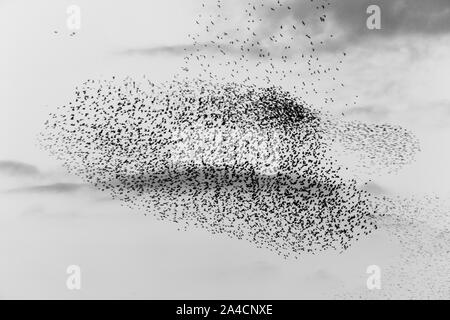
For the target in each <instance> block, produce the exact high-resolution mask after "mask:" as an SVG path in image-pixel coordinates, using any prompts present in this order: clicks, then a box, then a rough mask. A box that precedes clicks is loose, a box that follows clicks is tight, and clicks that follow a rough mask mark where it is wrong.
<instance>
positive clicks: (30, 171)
mask: <svg viewBox="0 0 450 320" xmlns="http://www.w3.org/2000/svg"><path fill="white" fill-rule="evenodd" d="M39 173H40V172H39V169H38V168H37V167H35V166H33V165H31V164H27V163H24V162H19V161H8V160H6V161H5V160H3V161H0V174H6V175H10V176H35V175H38V174H39Z"/></svg>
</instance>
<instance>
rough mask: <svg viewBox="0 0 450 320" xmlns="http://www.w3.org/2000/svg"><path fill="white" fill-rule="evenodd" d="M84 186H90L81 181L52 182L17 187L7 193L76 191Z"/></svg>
mask: <svg viewBox="0 0 450 320" xmlns="http://www.w3.org/2000/svg"><path fill="white" fill-rule="evenodd" d="M83 188H88V186H87V185H86V184H81V183H52V184H47V185H38V186H31V187H20V188H15V189H11V190H9V191H7V193H74V192H77V191H80V190H82V189H83Z"/></svg>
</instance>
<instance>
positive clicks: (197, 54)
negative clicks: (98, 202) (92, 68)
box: [40, 0, 448, 288]
mask: <svg viewBox="0 0 450 320" xmlns="http://www.w3.org/2000/svg"><path fill="white" fill-rule="evenodd" d="M240 4H242V2H240ZM330 5H331V3H330V1H326V0H304V1H302V2H296V3H294V1H281V0H278V1H277V0H275V1H262V0H252V1H249V2H248V3H246V4H243V6H244V7H243V11H242V12H237V9H236V8H240V6H237V7H234V8H230V3H229V2H226V3H225V1H223V2H222V1H220V0H219V1H216V2H212V4H211V3H209V5H206V4H204V5H202V7H204V8H205V10H206V8H207V7H210V6H212V7H213V8H210V9H213V10H212V11H213V12H212V13H211V14H208V13H202V14H200V15H199V17H198V18H197V19H196V20H195V21H194V23H195V25H196V26H197V27H198V32H196V33H193V34H190V35H189V37H190V39H191V41H192V45H191V46H188V47H187V48H186V49H185V51H186V53H185V57H184V65H183V66H182V70H181V71H180V73H179V74H177V75H175V76H174V79H173V80H171V81H167V82H164V83H159V84H156V83H153V82H152V81H150V80H148V79H147V78H146V77H144V78H143V79H139V80H137V79H133V78H131V77H126V78H120V79H119V78H116V77H112V78H109V79H102V80H99V79H90V80H87V81H86V82H84V83H83V84H82V85H80V86H79V87H78V88H77V89H76V91H75V95H74V97H73V99H72V100H71V101H70V102H69V103H68V104H66V105H63V106H60V107H58V109H57V110H56V111H55V112H54V113H52V114H51V116H50V118H49V119H48V121H47V122H46V123H45V129H44V130H43V131H42V133H41V135H40V143H41V146H42V147H43V148H44V149H45V150H48V151H49V152H50V153H51V154H52V155H54V156H55V157H56V158H57V159H59V160H61V161H62V163H63V164H64V166H65V167H66V168H67V169H68V170H69V171H70V172H72V173H74V174H77V175H79V176H81V177H82V178H83V179H84V180H85V181H87V182H89V183H91V184H93V185H94V186H96V187H97V188H99V189H101V190H103V191H107V192H110V193H111V195H112V197H113V198H116V199H119V200H120V201H122V203H123V204H125V205H128V206H130V207H133V208H137V209H140V210H142V211H143V212H145V214H146V215H147V214H149V215H153V216H155V217H156V218H158V219H163V220H166V221H172V222H174V223H177V224H179V226H180V229H183V230H185V229H187V228H190V227H194V228H195V227H196V228H204V229H206V230H209V231H210V232H211V233H222V234H226V235H229V236H231V237H235V238H238V239H246V240H248V241H251V242H252V243H254V244H256V245H257V246H259V247H265V248H268V249H269V250H272V251H274V252H277V253H279V254H280V255H282V256H284V257H288V256H293V257H295V258H298V257H299V256H300V255H301V254H302V253H304V252H310V253H314V252H317V251H322V250H327V249H333V250H339V251H342V250H345V249H347V248H348V247H349V246H350V245H351V244H352V243H354V242H355V241H357V240H358V239H359V238H361V237H364V236H366V235H367V234H369V233H371V232H372V231H374V230H376V229H377V228H378V227H379V226H380V223H381V224H383V221H384V222H386V221H389V219H393V221H394V222H393V223H392V224H391V226H390V227H391V229H392V230H396V236H398V237H399V238H400V239H401V240H402V241H406V240H405V239H406V238H407V239H408V241H411V243H413V242H414V237H415V236H414V232H412V231H411V230H410V229H408V230H410V231H411V232H410V233H408V231H405V230H406V229H404V228H403V227H402V226H399V227H395V226H394V225H395V223H396V222H398V223H399V225H400V221H401V223H404V219H407V218H405V214H404V213H405V212H407V213H409V214H411V212H416V213H417V212H426V210H427V209H424V208H422V209H420V210H416V211H415V210H413V209H411V206H408V205H407V204H405V201H397V200H395V201H393V200H392V199H388V198H387V197H386V196H385V195H377V194H374V193H372V192H370V191H367V190H366V188H365V186H364V185H363V183H361V182H360V181H358V179H356V178H355V176H358V175H357V174H355V173H359V172H364V173H369V174H371V175H372V174H374V173H377V172H392V171H395V170H398V169H399V168H401V167H403V166H404V165H406V164H408V163H410V162H411V161H413V159H414V157H415V155H416V153H417V152H418V151H419V145H418V142H417V140H416V139H415V138H414V136H413V135H412V134H411V133H410V132H409V131H407V130H405V129H402V128H400V127H396V126H392V125H369V124H364V123H360V122H356V121H344V120H342V119H340V118H337V117H335V116H332V115H331V114H329V113H327V112H326V111H323V110H322V111H321V110H319V108H318V107H315V106H313V105H312V104H311V103H308V102H309V101H310V99H309V97H311V95H317V96H320V97H321V98H320V100H319V101H320V102H321V105H320V106H319V107H322V106H324V105H326V104H331V105H335V104H336V101H335V99H336V98H335V94H336V93H338V91H339V90H340V88H343V87H344V84H343V83H342V82H340V81H339V79H338V75H337V73H338V72H339V71H340V69H341V64H342V63H343V59H344V58H345V56H346V55H347V54H346V53H344V52H342V53H337V54H335V55H334V56H335V57H336V61H335V62H334V63H331V64H330V60H329V59H328V60H327V61H328V64H327V63H326V61H322V55H321V54H320V52H321V50H324V49H325V48H326V45H327V43H328V41H333V39H334V38H335V36H334V35H333V34H328V33H327V32H326V30H327V28H326V21H327V19H328V16H327V8H328V6H330ZM232 9H233V10H232ZM299 10H302V11H301V12H300V11H299ZM303 11H304V12H306V13H307V14H303ZM317 30H320V32H318V31H317ZM357 97H358V96H355V98H357ZM307 101H308V102H307ZM348 104H349V103H348ZM348 104H347V105H348ZM348 155H352V157H353V158H352V160H351V161H350V162H345V161H343V158H345V157H346V156H348ZM416 209H417V208H416ZM393 212H396V214H393ZM382 217H384V218H386V217H391V218H386V219H384V218H383V219H380V218H382ZM409 217H410V219H411V221H415V222H416V221H418V218H417V217H412V216H409ZM403 225H404V224H403ZM393 226H394V227H393ZM402 228H403V229H402ZM441 250H444V249H442V248H441ZM421 254H422V255H424V253H423V252H421ZM409 258H410V257H409ZM409 258H408V257H405V260H404V262H405V263H406V264H408V263H409V262H410V261H409V260H408V259H409ZM411 261H412V260H411ZM398 285H399V286H401V285H402V284H401V283H400V284H398ZM447 288H448V287H447Z"/></svg>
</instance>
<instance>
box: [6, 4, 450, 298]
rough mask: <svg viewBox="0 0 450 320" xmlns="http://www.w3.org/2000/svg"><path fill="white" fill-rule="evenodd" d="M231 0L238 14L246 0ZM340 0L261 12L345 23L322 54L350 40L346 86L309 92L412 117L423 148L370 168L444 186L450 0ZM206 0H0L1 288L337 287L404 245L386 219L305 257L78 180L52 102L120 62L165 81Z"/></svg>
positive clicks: (113, 292)
mask: <svg viewBox="0 0 450 320" xmlns="http://www.w3.org/2000/svg"><path fill="white" fill-rule="evenodd" d="M223 2H224V3H225V2H226V3H227V8H228V9H227V10H230V13H231V14H232V15H233V13H236V14H234V19H235V20H236V21H235V22H236V23H238V22H239V19H241V17H240V16H239V14H237V13H238V12H241V11H242V4H241V3H242V2H239V1H238V0H230V1H226V0H223ZM288 2H289V1H288ZM331 2H332V6H331V7H330V9H329V10H327V13H326V14H327V16H328V19H329V22H328V23H327V26H326V30H325V29H323V27H322V26H320V25H317V26H316V25H315V24H314V23H315V22H314V21H315V20H313V18H312V13H311V9H310V4H308V3H305V2H304V1H291V2H290V5H291V6H292V8H293V10H292V13H291V15H290V16H289V15H281V14H280V15H271V16H270V17H265V21H269V22H270V23H264V24H261V26H260V28H261V33H262V34H264V33H265V32H270V30H271V28H274V27H277V26H278V25H279V23H280V22H281V23H284V22H286V21H289V19H310V20H311V21H312V22H311V23H312V26H313V27H312V29H313V30H314V32H315V35H316V36H320V35H321V33H325V32H328V31H329V30H332V31H333V32H334V33H335V34H336V37H335V38H334V39H333V41H331V42H330V43H329V45H328V46H326V47H324V48H323V49H322V50H321V52H320V55H321V58H323V60H324V61H330V62H332V61H334V60H335V59H336V57H337V55H339V54H341V52H343V51H345V52H346V53H347V56H346V57H345V63H344V64H343V67H342V70H341V73H340V74H339V78H340V79H341V80H342V81H343V82H344V83H345V84H346V86H345V88H343V89H342V90H340V91H339V93H338V94H337V99H336V100H337V103H336V104H334V105H331V106H323V105H321V104H320V103H319V102H320V101H318V100H314V99H315V98H314V97H305V98H306V99H307V100H308V101H311V103H314V104H315V105H316V106H317V107H318V108H321V109H322V110H326V111H328V112H331V113H335V114H340V113H341V112H344V114H345V116H344V117H345V119H349V120H350V119H355V120H360V121H366V122H370V123H390V124H396V125H401V126H403V127H405V128H408V129H410V130H411V131H412V132H414V133H415V134H416V135H417V137H418V138H419V140H420V143H421V149H422V151H421V153H420V154H419V155H418V156H417V159H416V161H415V163H413V164H412V165H410V166H408V167H406V168H404V169H402V170H401V171H400V172H399V173H398V174H396V175H394V176H386V175H380V176H376V177H375V182H376V183H377V185H379V186H380V188H381V189H382V190H383V192H390V193H393V194H398V195H411V194H418V195H419V196H423V195H429V194H433V195H438V196H440V197H441V198H443V199H448V196H449V195H450V184H449V183H448V182H447V181H449V179H450V169H449V167H448V160H449V157H450V147H449V144H448V143H446V141H448V139H449V138H450V91H449V90H448V84H449V83H450V72H449V71H450V46H449V45H448V44H449V43H450V1H448V0H427V1H423V0H393V1H389V0H383V1H382V0H373V1H369V0H361V1H360V0H341V1H331ZM73 4H75V5H78V6H79V7H80V8H81V29H80V30H78V31H77V33H76V35H75V36H71V35H70V34H71V32H72V31H71V30H68V28H67V26H66V20H67V16H68V15H67V12H66V9H67V7H68V6H69V5H73ZM369 4H376V5H379V6H380V8H381V30H368V29H367V27H366V25H365V23H366V19H367V17H368V14H367V13H366V8H367V7H368V5H369ZM200 9H201V1H199V0H169V1H155V0H150V1H138V0H128V1H122V0H120V1H114V2H113V3H111V1H106V0H97V1H87V0H86V1H65V0H64V1H56V0H40V1H31V0H28V1H22V0H15V1H8V0H4V1H0V39H2V43H1V50H0V70H1V72H0V88H1V90H0V298H2V297H4V298H15V297H22V298H49V297H61V298H74V299H77V298H94V297H106V298H220V297H227V298H241V297H242V298H252V297H259V298H274V297H278V298H302V297H311V296H328V295H330V294H332V292H333V290H335V291H338V292H340V291H344V290H347V289H349V290H356V289H360V288H364V287H365V278H366V274H365V268H366V266H368V265H370V264H374V263H375V264H380V265H383V263H386V264H388V263H390V264H392V263H393V261H395V258H394V257H395V256H396V252H397V251H396V250H398V249H397V248H396V247H395V246H392V247H389V248H390V249H389V250H385V249H384V248H385V247H386V245H387V243H386V240H385V237H384V235H383V232H382V231H381V232H380V233H376V234H374V235H373V236H370V237H368V238H367V239H366V240H364V241H362V242H361V243H358V244H357V245H355V247H354V248H351V249H350V250H349V251H348V252H346V253H344V254H342V255H338V254H336V253H324V254H323V255H319V256H305V257H304V258H303V259H302V261H286V260H284V259H282V258H280V257H278V256H275V255H274V254H272V253H270V252H265V251H264V250H261V249H256V248H254V247H253V246H252V245H250V244H247V243H241V242H239V241H237V240H233V239H227V238H222V237H221V236H212V235H209V234H206V233H204V232H200V231H199V232H197V231H188V232H179V231H177V229H176V226H173V225H170V224H166V223H163V222H160V221H157V220H156V219H152V218H149V217H144V216H143V215H142V214H141V213H139V212H136V211H132V210H130V209H127V208H124V207H122V206H121V204H120V203H116V202H114V201H112V200H110V199H109V197H108V196H107V195H106V194H103V193H101V192H99V191H96V190H94V189H92V188H91V187H90V186H87V185H84V184H83V183H82V181H80V180H79V178H77V177H74V176H71V175H69V174H67V173H66V172H65V170H64V169H63V168H62V167H61V164H60V163H58V161H56V160H55V159H52V158H51V157H50V156H49V155H47V154H46V153H45V152H43V151H42V150H40V149H39V147H38V146H37V141H36V137H37V134H38V132H39V130H41V129H42V128H43V123H44V121H45V120H46V117H47V116H48V114H49V113H50V112H51V111H52V108H54V107H55V106H58V105H61V104H64V103H65V102H67V101H68V99H69V98H70V97H71V96H72V94H73V89H74V87H75V86H76V85H77V84H79V83H80V82H82V81H84V80H86V79H92V78H99V77H110V76H111V75H131V76H137V77H140V76H142V75H145V76H146V77H148V78H150V79H152V80H153V81H163V80H167V79H170V78H171V77H173V75H174V74H175V73H178V72H180V67H182V66H183V55H184V50H183V49H184V48H185V47H189V45H190V40H189V38H188V36H187V34H189V33H192V32H195V31H196V25H195V22H194V21H195V19H196V16H197V14H198V12H199V10H200ZM55 31H57V33H55ZM356 95H358V98H357V99H355V96H356ZM354 101H355V102H356V104H353V102H354ZM345 103H349V106H345ZM330 261H333V267H331V266H330ZM70 264H79V265H80V266H81V267H82V270H83V279H84V280H83V284H85V285H84V286H83V289H82V290H80V291H79V292H73V291H69V290H67V288H66V287H65V279H66V277H67V275H66V273H65V269H66V267H67V266H68V265H70ZM236 294H237V295H238V296H236Z"/></svg>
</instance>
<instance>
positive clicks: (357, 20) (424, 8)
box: [123, 0, 450, 55]
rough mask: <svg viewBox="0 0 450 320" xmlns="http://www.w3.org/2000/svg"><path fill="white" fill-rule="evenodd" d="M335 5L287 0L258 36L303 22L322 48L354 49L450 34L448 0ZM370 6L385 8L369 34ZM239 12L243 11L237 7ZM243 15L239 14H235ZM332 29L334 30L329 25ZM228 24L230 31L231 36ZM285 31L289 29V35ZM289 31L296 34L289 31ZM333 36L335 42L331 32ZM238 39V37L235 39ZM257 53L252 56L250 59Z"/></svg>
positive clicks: (178, 50)
mask: <svg viewBox="0 0 450 320" xmlns="http://www.w3.org/2000/svg"><path fill="white" fill-rule="evenodd" d="M329 2H330V3H331V4H330V5H329V6H325V9H323V8H322V7H321V5H322V4H324V3H326V1H322V0H311V1H298V0H289V1H284V3H285V5H289V6H290V7H291V8H292V9H291V10H275V11H271V10H266V11H264V12H265V13H264V14H263V13H262V12H260V13H259V14H260V15H262V16H260V18H262V22H261V23H260V25H259V26H258V27H257V30H255V31H256V33H257V34H258V35H259V36H260V40H261V39H263V38H267V37H269V36H270V35H271V34H273V33H274V32H275V31H277V30H279V28H280V25H283V24H289V23H291V22H294V21H295V22H297V23H298V22H300V20H304V21H306V23H307V27H308V28H309V30H308V33H310V34H311V35H313V36H315V37H317V36H320V35H323V36H324V38H328V40H327V41H326V46H325V47H322V48H318V50H328V51H333V50H340V49H342V48H345V47H347V46H349V45H355V44H358V43H360V42H361V41H363V40H371V39H384V38H394V37H402V36H407V35H421V36H428V37H431V36H438V35H442V34H447V33H449V32H450V0H426V1H425V0H335V1H329ZM370 5H378V6H379V7H380V9H381V30H369V29H368V28H367V25H366V23H367V19H368V17H369V16H370V14H368V13H367V8H368V7H369V6H370ZM317 7H319V9H317ZM235 10H240V11H242V14H243V10H244V9H243V8H242V7H238V8H237V9H235ZM235 14H236V15H238V14H240V13H239V12H236V13H235ZM323 14H325V15H326V17H327V18H326V22H325V23H324V22H322V21H320V17H322V16H323ZM330 26H331V27H330ZM232 29H233V26H230V30H229V33H231V34H232V33H233V32H234V31H232ZM285 32H287V31H285ZM291 32H293V31H292V30H291ZM330 32H331V33H333V34H334V35H335V36H334V38H333V39H331V38H330V37H329V34H328V33H330ZM236 38H239V35H236ZM221 46H222V48H223V50H225V51H227V53H235V54H239V53H240V52H239V50H238V49H236V48H235V47H233V46H227V44H226V43H221ZM199 49H200V50H201V51H202V52H208V51H211V50H214V49H212V46H211V45H210V43H199V44H197V45H196V46H193V45H167V46H156V47H148V48H134V49H130V50H127V51H124V52H123V53H125V54H142V55H158V54H170V55H181V54H183V53H190V52H194V51H196V50H199ZM253 54H257V52H250V53H249V55H253Z"/></svg>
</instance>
